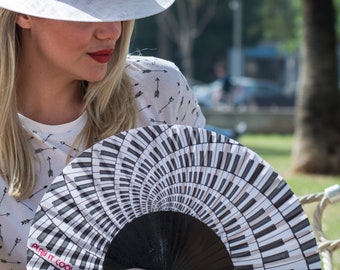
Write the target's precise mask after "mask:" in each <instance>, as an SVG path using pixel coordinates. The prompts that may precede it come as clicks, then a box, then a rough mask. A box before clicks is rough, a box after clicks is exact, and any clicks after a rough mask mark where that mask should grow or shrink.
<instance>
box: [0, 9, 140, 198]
mask: <svg viewBox="0 0 340 270" xmlns="http://www.w3.org/2000/svg"><path fill="white" fill-rule="evenodd" d="M0 26H1V27H0V48H1V50H0V155H1V158H0V173H1V176H2V177H3V178H4V180H5V181H6V183H7V186H8V193H9V194H10V195H11V196H12V197H14V198H15V199H17V200H23V199H26V198H28V197H29V196H30V195H31V193H32V191H33V189H34V186H35V183H36V173H35V167H34V158H33V155H32V153H31V150H30V145H29V143H28V137H27V133H26V132H25V130H24V128H23V127H22V126H21V123H20V120H19V117H18V111H17V105H16V70H17V61H18V54H19V51H20V42H21V38H20V33H19V31H18V29H17V25H16V13H14V12H11V11H8V10H6V9H2V8H0ZM133 27H134V21H125V22H122V35H121V37H120V39H119V41H118V42H117V44H116V50H115V54H114V57H113V59H112V61H111V62H110V63H109V68H108V73H107V74H106V76H105V78H104V79H103V80H102V81H100V82H96V83H87V82H83V85H85V89H84V92H85V93H84V104H85V109H86V111H87V113H88V120H87V123H86V125H85V127H84V129H83V131H82V132H81V134H80V136H79V137H78V138H77V139H76V140H75V143H76V142H77V143H82V144H84V145H85V147H90V146H91V145H92V144H93V143H94V140H100V139H103V138H106V137H108V136H110V135H113V134H115V133H118V132H120V131H123V130H127V129H130V128H133V127H135V125H136V118H137V112H136V107H135V101H134V95H133V91H132V84H131V82H130V78H129V77H128V75H127V73H126V71H125V65H126V57H127V54H128V51H129V45H130V39H131V35H132V32H133ZM65 162H66V161H65Z"/></svg>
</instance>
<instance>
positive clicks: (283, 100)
mask: <svg viewBox="0 0 340 270" xmlns="http://www.w3.org/2000/svg"><path fill="white" fill-rule="evenodd" d="M231 84H232V103H233V105H235V106H259V107H272V106H281V107H282V106H287V107H288V106H294V103H295V98H294V96H293V95H288V94H286V93H285V92H284V91H283V89H282V88H281V87H280V86H279V85H278V84H277V83H275V82H272V81H267V80H260V79H253V78H248V77H233V78H231Z"/></svg>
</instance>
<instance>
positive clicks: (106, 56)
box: [88, 49, 113, 63]
mask: <svg viewBox="0 0 340 270" xmlns="http://www.w3.org/2000/svg"><path fill="white" fill-rule="evenodd" d="M112 53H113V49H107V50H101V51H96V52H90V53H88V55H89V56H91V57H92V59H94V60H95V61H97V62H99V63H108V62H109V61H110V59H111V55H112Z"/></svg>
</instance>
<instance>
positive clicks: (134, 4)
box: [0, 0, 175, 22]
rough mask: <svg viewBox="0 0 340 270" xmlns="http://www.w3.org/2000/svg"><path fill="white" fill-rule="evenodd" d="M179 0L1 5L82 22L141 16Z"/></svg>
mask: <svg viewBox="0 0 340 270" xmlns="http://www.w3.org/2000/svg"><path fill="white" fill-rule="evenodd" d="M174 1H175V0H86V1H85V0H81V1H79V0H0V7H2V8H5V9H8V10H11V11H14V12H17V13H22V14H27V15H31V16H36V17H41V18H47V19H55V20H65V21H79V22H108V21H127V20H134V19H140V18H144V17H148V16H151V15H155V14H157V13H160V12H162V11H164V10H166V9H167V8H169V7H170V6H171V5H172V4H173V2H174Z"/></svg>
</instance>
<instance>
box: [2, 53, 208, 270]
mask: <svg viewBox="0 0 340 270" xmlns="http://www.w3.org/2000/svg"><path fill="white" fill-rule="evenodd" d="M127 71H128V73H129V74H130V75H131V77H132V78H133V84H134V89H135V97H136V102H137V106H138V108H139V113H138V127H141V126H146V125H155V124H163V123H165V124H184V125H191V126H197V127H203V126H204V124H205V119H204V117H203V115H202V113H201V110H200V108H199V106H198V105H197V101H196V99H195V97H194V96H193V92H192V91H191V90H190V88H189V86H188V84H187V82H186V80H185V78H184V77H183V75H182V74H181V72H180V71H179V70H178V68H177V67H176V66H175V65H174V64H173V63H170V62H168V61H165V60H161V59H158V58H153V57H141V56H130V57H129V58H128V60H127ZM19 117H20V120H21V122H22V124H23V126H24V127H25V128H26V129H27V130H28V131H29V133H30V138H28V139H29V141H30V143H31V146H32V152H33V153H34V155H35V157H36V160H37V161H36V170H37V175H38V181H37V184H36V187H35V189H34V191H33V193H32V195H31V196H30V197H29V198H28V199H27V200H24V201H16V200H15V199H13V198H12V197H10V196H8V194H7V188H6V185H5V182H4V181H3V179H2V178H0V269H1V270H10V269H15V270H24V269H26V267H25V265H26V243H27V237H28V232H29V227H30V223H31V220H32V219H33V216H34V213H35V210H36V208H37V206H38V204H39V201H40V200H41V198H42V196H43V195H44V193H45V191H46V189H47V188H48V186H49V185H50V183H51V182H52V180H53V179H54V178H55V177H56V176H57V175H58V174H59V173H60V172H61V171H62V169H63V168H64V167H65V165H66V159H67V156H68V154H69V153H70V147H71V145H72V144H73V141H74V138H75V137H76V136H77V135H78V134H79V132H80V131H81V129H82V128H83V127H84V125H85V123H86V119H87V114H86V113H83V114H82V115H81V116H80V117H79V118H78V119H76V120H75V121H73V122H70V123H67V124H63V125H54V126H51V125H44V124H41V123H37V122H35V121H33V120H31V119H28V118H26V117H24V116H22V115H19ZM83 150H84V149H73V150H72V154H71V156H76V155H78V154H79V153H80V152H82V151H83Z"/></svg>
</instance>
